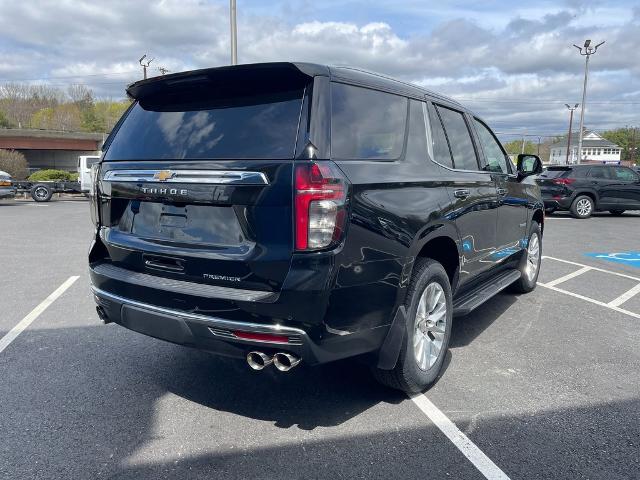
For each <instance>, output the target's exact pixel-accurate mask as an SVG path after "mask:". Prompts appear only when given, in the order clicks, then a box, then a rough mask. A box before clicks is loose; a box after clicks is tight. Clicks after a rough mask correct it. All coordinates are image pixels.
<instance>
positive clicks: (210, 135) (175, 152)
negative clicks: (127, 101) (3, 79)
mask: <svg viewBox="0 0 640 480" xmlns="http://www.w3.org/2000/svg"><path fill="white" fill-rule="evenodd" d="M210 90H213V92H211V93H206V90H205V89H197V90H195V91H196V92H197V94H195V93H190V92H189V91H188V90H187V91H184V92H177V93H176V94H175V95H172V96H171V97H170V98H169V99H166V98H160V99H153V98H152V99H147V100H141V101H140V102H138V103H137V104H136V105H134V107H133V108H132V109H131V111H130V112H129V114H128V115H127V117H126V118H125V120H124V122H123V123H122V125H121V127H120V129H119V130H118V132H117V133H116V135H115V137H114V138H113V141H112V142H111V144H110V146H109V149H108V150H107V153H106V154H105V160H153V159H226V158H228V159H238V158H256V159H268V158H292V157H293V155H294V149H295V141H296V133H297V128H298V119H299V116H300V106H301V103H302V96H303V92H304V90H303V89H292V90H288V91H279V92H275V93H260V94H259V93H251V92H249V93H244V94H242V95H238V96H233V97H224V96H223V97H220V96H218V95H216V92H215V90H216V89H215V88H211V89H210Z"/></svg>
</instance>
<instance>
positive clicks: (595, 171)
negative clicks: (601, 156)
mask: <svg viewBox="0 0 640 480" xmlns="http://www.w3.org/2000/svg"><path fill="white" fill-rule="evenodd" d="M589 176H590V177H592V178H609V176H608V175H607V169H606V168H602V167H594V168H592V169H591V170H589Z"/></svg>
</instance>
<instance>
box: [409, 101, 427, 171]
mask: <svg viewBox="0 0 640 480" xmlns="http://www.w3.org/2000/svg"><path fill="white" fill-rule="evenodd" d="M409 113H410V115H409V137H408V139H407V151H406V153H405V159H406V161H408V162H412V163H416V164H422V165H424V163H425V160H426V159H427V132H426V130H425V125H424V114H423V112H422V102H419V101H417V100H410V101H409Z"/></svg>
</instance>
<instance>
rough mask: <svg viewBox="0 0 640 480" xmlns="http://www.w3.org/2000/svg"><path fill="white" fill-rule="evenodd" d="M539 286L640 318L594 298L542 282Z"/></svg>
mask: <svg viewBox="0 0 640 480" xmlns="http://www.w3.org/2000/svg"><path fill="white" fill-rule="evenodd" d="M538 285H540V286H541V287H544V288H548V289H549V290H554V291H556V292H559V293H564V294H565V295H569V296H571V297H575V298H579V299H580V300H584V301H585V302H590V303H594V304H596V305H600V306H601V307H605V308H608V309H610V310H614V311H616V312H618V313H624V314H625V315H629V316H630V317H633V318H640V313H635V312H630V311H629V310H625V309H624V308H620V307H614V306H612V305H609V304H608V303H605V302H601V301H600V300H595V299H593V298H589V297H585V296H584V295H580V294H579V293H573V292H570V291H568V290H563V289H562V288H558V287H550V286H548V285H547V284H546V283H542V282H538Z"/></svg>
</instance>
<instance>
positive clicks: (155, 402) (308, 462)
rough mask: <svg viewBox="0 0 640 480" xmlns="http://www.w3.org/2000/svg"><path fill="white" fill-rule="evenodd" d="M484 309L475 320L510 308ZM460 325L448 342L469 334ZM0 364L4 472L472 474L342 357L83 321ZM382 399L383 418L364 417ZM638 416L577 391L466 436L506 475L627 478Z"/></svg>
mask: <svg viewBox="0 0 640 480" xmlns="http://www.w3.org/2000/svg"><path fill="white" fill-rule="evenodd" d="M492 303H493V304H494V306H493V307H487V308H485V310H486V311H485V313H484V314H482V312H480V313H479V314H478V315H475V316H474V317H475V320H474V322H475V323H479V326H478V327H473V328H480V329H481V328H483V327H482V325H483V323H485V322H488V321H490V320H489V319H490V318H494V316H492V315H490V313H491V311H492V310H494V309H500V308H506V306H508V305H507V303H508V302H507V298H502V297H499V299H498V300H496V301H494V302H492ZM463 325H464V324H463ZM459 328H462V329H463V330H462V332H460V331H458V334H457V337H458V340H457V341H458V344H461V343H463V342H464V341H469V339H472V338H474V337H475V333H474V332H475V330H474V331H471V332H470V333H466V334H465V331H464V328H472V327H464V326H463V327H459ZM25 346H28V347H29V348H27V349H26V351H27V352H30V354H28V355H27V354H25V348H24V347H25ZM0 369H1V370H2V371H3V387H2V388H0V404H1V405H2V407H3V415H2V416H1V417H0V431H1V432H2V437H3V439H4V440H3V441H2V442H0V477H2V478H16V479H17V478H20V479H31V478H43V479H51V478H87V479H89V478H91V479H93V478H109V479H147V478H148V479H157V478H185V479H186V478H189V479H191V478H216V479H221V478H287V479H288V478H292V479H293V478H305V479H307V478H367V479H368V478H422V477H428V478H447V477H449V478H465V479H466V478H482V477H481V476H480V475H479V474H478V472H477V471H476V470H475V469H474V467H473V466H471V464H470V463H469V462H468V461H467V460H465V459H464V457H463V456H462V454H461V453H460V452H458V451H457V450H456V449H455V448H454V447H453V445H452V444H451V443H450V442H449V441H448V440H447V439H446V438H445V437H444V435H442V434H441V433H440V432H439V431H438V430H437V429H436V428H435V427H434V426H433V425H432V424H431V423H429V422H428V421H426V419H425V418H424V416H423V414H422V413H421V412H420V411H419V410H418V409H417V408H413V405H412V404H408V405H405V406H402V407H401V406H398V409H399V410H396V409H395V407H393V405H394V404H397V403H400V402H402V401H403V400H405V397H404V396H403V395H402V394H401V393H397V392H394V391H390V390H387V389H384V388H382V387H379V386H378V385H377V384H375V383H374V382H373V380H372V379H371V378H370V376H369V374H368V372H367V371H366V368H365V367H364V366H361V365H359V364H357V363H355V362H340V363H335V364H331V365H327V366H325V367H317V368H300V369H296V370H293V371H292V372H289V373H290V374H289V375H285V374H280V373H277V372H274V371H266V372H262V374H259V373H255V372H252V371H249V370H248V369H247V368H246V366H245V365H243V364H242V362H236V361H231V360H221V359H218V358H214V357H213V356H211V355H209V354H207V353H204V352H199V351H195V350H190V349H186V348H182V347H177V346H173V345H169V344H165V343H162V342H160V341H156V340H153V339H149V338H146V337H142V336H141V335H138V334H135V333H133V332H129V331H126V330H124V329H122V328H118V327H115V326H108V327H97V326H96V327H78V328H59V329H46V330H41V329H33V330H29V331H28V332H27V333H25V334H24V336H23V337H21V338H20V344H13V345H11V347H10V348H8V349H7V350H5V351H4V352H3V355H2V357H0ZM176 396H177V397H176ZM381 402H384V403H387V404H389V405H390V406H391V408H387V409H381V410H379V411H380V412H385V416H382V417H376V416H374V415H375V414H374V413H373V412H369V411H367V410H370V409H371V408H372V407H373V406H375V405H377V404H379V403H381ZM202 406H204V407H206V409H203V408H201V407H202ZM440 407H441V408H443V410H445V412H446V411H447V406H446V405H440ZM515 410H516V411H518V409H515ZM216 412H227V413H230V414H232V415H228V414H224V413H223V414H219V413H216ZM407 414H408V415H409V417H407ZM360 415H362V417H360V418H357V417H359V416H360ZM414 415H415V417H414ZM470 416H471V413H469V415H467V416H463V417H461V418H459V419H458V420H457V423H458V426H459V427H460V428H461V429H462V430H465V429H466V428H467V427H468V426H469V425H468V424H469V421H470V420H469V417H470ZM639 418H640V401H639V400H638V399H637V398H633V399H629V400H626V401H613V400H612V401H611V402H609V403H605V404H589V400H588V399H586V398H581V399H580V401H579V402H577V404H576V406H575V407H572V408H570V409H566V410H558V409H555V410H549V411H541V410H539V409H538V410H535V409H534V410H527V409H526V408H523V409H522V413H514V412H505V413H503V414H502V415H500V416H498V417H495V416H494V417H489V416H484V417H480V418H479V419H478V418H474V419H473V422H475V423H474V428H473V433H472V434H470V438H471V439H472V441H474V442H476V443H477V444H478V446H479V447H480V448H481V449H482V450H484V452H485V453H486V454H487V455H488V456H489V457H490V458H491V459H492V460H493V461H494V462H495V463H496V464H497V465H499V466H500V467H501V468H502V469H503V470H504V471H505V472H506V473H507V474H508V475H511V476H512V478H533V477H535V478H553V479H557V478H578V477H580V478H637V475H636V474H637V472H638V457H637V455H636V456H635V459H634V458H633V455H632V453H631V452H637V441H638V438H640V422H639V421H638V419H639ZM264 422H268V423H269V424H272V426H276V427H280V428H276V429H274V428H272V426H270V425H265V424H264ZM295 426H297V428H295ZM318 427H324V428H323V429H318ZM316 429H317V430H316ZM634 462H635V463H634Z"/></svg>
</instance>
